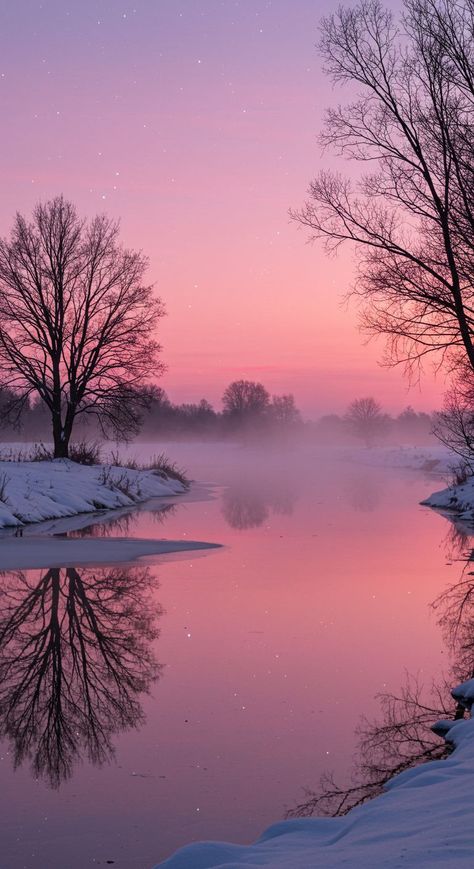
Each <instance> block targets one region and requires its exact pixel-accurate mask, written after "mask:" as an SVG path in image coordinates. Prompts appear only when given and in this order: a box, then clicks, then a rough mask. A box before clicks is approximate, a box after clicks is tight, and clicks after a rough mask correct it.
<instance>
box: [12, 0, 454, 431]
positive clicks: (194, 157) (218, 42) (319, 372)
mask: <svg viewBox="0 0 474 869" xmlns="http://www.w3.org/2000/svg"><path fill="white" fill-rule="evenodd" d="M330 9H331V4H330V3H329V2H328V0H324V2H323V3H322V4H320V6H319V7H317V6H315V4H314V3H313V2H310V0H297V2H296V3H291V4H290V3H289V2H288V0H274V2H273V3H269V2H263V0H261V2H253V0H243V2H241V3H240V4H238V5H234V4H222V3H220V2H218V0H209V2H206V3H202V2H193V0H188V2H183V3H175V2H174V0H163V2H160V3H159V4H156V3H152V2H151V0H137V2H136V3H134V5H133V8H132V7H130V8H129V7H127V6H124V7H123V8H122V7H121V6H120V7H119V6H117V4H116V3H115V2H113V0H104V3H101V4H100V14H99V12H98V11H97V6H96V4H91V3H88V2H86V3H85V4H79V3H69V2H66V3H64V2H59V0H49V2H47V3H46V4H43V5H42V6H38V7H34V8H33V7H32V8H31V10H30V13H31V14H30V15H29V17H28V20H25V15H24V12H23V11H22V9H21V8H20V7H18V8H14V4H11V5H10V7H9V8H7V9H5V10H4V18H5V20H4V22H3V26H4V35H5V37H6V38H5V52H4V56H3V58H2V66H1V70H0V73H1V78H0V99H1V101H2V114H3V117H4V119H5V118H6V119H8V123H7V124H6V125H5V130H6V132H5V140H4V143H3V157H2V159H3V170H4V183H3V190H2V193H3V196H2V202H1V203H0V232H1V233H2V234H6V233H7V232H8V230H9V226H10V224H11V221H12V217H13V215H14V213H15V211H16V210H20V211H22V212H24V213H29V212H31V210H32V208H33V206H34V204H35V202H36V201H37V200H38V199H46V198H50V197H51V196H54V195H56V194H57V193H59V192H62V193H64V195H65V196H66V197H67V198H70V199H72V200H73V201H74V202H76V203H77V206H78V209H79V211H80V212H81V213H84V214H86V215H93V214H94V213H96V212H97V211H104V210H105V211H107V212H108V213H109V214H111V215H113V216H115V217H120V218H121V220H122V235H123V240H124V243H125V244H126V245H128V246H131V247H140V248H142V249H143V250H144V251H145V252H146V253H147V254H148V255H149V256H150V279H151V280H152V281H154V282H156V286H157V290H158V292H159V294H160V295H161V296H162V298H163V299H164V301H165V303H166V307H167V311H168V316H167V318H166V320H165V321H164V322H163V324H162V328H161V334H160V339H161V342H162V344H163V349H164V356H163V358H164V361H165V362H166V364H167V366H168V372H167V374H166V375H165V377H164V378H163V380H162V381H161V384H162V385H163V387H164V388H165V389H166V390H167V392H168V393H169V395H170V398H171V399H172V400H173V401H195V400H199V399H200V398H201V397H206V398H208V399H209V400H211V401H212V402H213V403H215V404H216V405H217V406H218V405H219V399H220V396H221V395H222V392H223V390H224V388H225V386H226V385H227V384H228V383H229V382H230V381H231V380H234V379H239V378H242V377H243V378H248V379H255V380H261V381H262V382H263V383H264V384H265V385H266V386H267V388H268V389H269V390H270V392H272V393H282V392H293V393H294V395H295V398H296V401H297V404H298V406H299V407H301V409H302V410H303V411H304V413H305V414H306V415H308V416H317V415H319V414H321V413H324V412H328V411H341V410H343V409H344V407H345V406H346V405H347V404H348V403H349V402H350V401H351V400H352V399H353V398H354V397H357V396H361V395H374V397H375V398H377V399H378V400H379V401H380V402H381V403H382V404H383V405H384V407H385V408H386V409H387V410H388V411H391V412H395V411H399V410H401V409H402V408H403V407H404V406H406V405H407V404H412V405H413V406H415V407H416V408H417V409H420V410H421V409H425V410H432V409H434V408H436V407H439V405H440V402H441V395H442V391H443V386H444V384H443V378H442V377H438V379H437V380H435V379H434V378H433V376H432V375H431V374H430V373H429V372H428V374H427V375H426V377H425V378H424V380H423V381H422V388H421V391H420V390H419V389H417V388H415V389H412V390H411V391H408V384H407V382H406V380H405V379H404V378H403V374H402V372H401V371H400V370H387V369H382V368H380V367H379V366H378V365H377V360H378V359H380V356H381V354H382V350H383V347H382V345H381V344H379V345H378V346H377V345H376V344H374V345H370V346H366V345H364V343H363V339H362V337H361V336H360V334H359V332H358V329H357V326H356V311H355V310H354V309H353V308H349V309H345V308H344V307H342V306H341V299H342V297H343V295H344V293H345V292H346V291H347V289H348V288H349V286H350V283H351V280H352V276H353V269H352V264H351V254H350V252H349V251H347V252H344V253H343V254H342V255H341V256H340V257H339V258H338V259H335V260H334V259H328V258H327V257H326V256H325V254H324V252H323V250H322V248H321V246H319V245H314V246H311V245H309V246H308V245H306V243H305V242H306V237H305V233H304V232H302V231H298V228H297V226H296V225H295V224H294V223H291V221H290V220H289V217H288V208H290V207H293V208H298V207H299V205H301V204H302V202H303V200H304V197H305V190H306V188H307V186H308V183H309V181H310V180H311V177H312V176H314V175H315V174H316V172H317V171H318V168H319V166H320V165H321V155H320V153H319V149H318V145H317V142H316V136H317V133H318V130H319V129H320V126H321V118H322V113H323V109H324V107H325V106H326V105H328V104H329V103H330V102H331V101H333V102H334V100H335V99H336V97H335V95H334V94H333V93H332V91H331V89H330V86H329V84H328V82H327V81H325V79H324V78H323V77H322V74H321V72H320V69H319V61H318V58H317V54H316V51H315V48H314V43H315V42H316V41H317V24H318V20H319V18H320V16H321V15H322V14H324V13H327V12H328V11H330ZM20 39H21V42H22V44H23V46H24V51H23V52H22V61H21V66H20V61H19V59H18V51H17V48H18V44H19V43H18V41H19V40H20ZM348 169H350V167H348Z"/></svg>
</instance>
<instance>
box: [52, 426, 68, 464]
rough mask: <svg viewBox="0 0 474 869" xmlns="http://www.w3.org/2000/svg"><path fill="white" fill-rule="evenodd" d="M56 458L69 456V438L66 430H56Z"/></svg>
mask: <svg viewBox="0 0 474 869" xmlns="http://www.w3.org/2000/svg"><path fill="white" fill-rule="evenodd" d="M54 458H55V459H67V458H69V438H66V434H65V432H64V430H63V429H62V430H60V431H59V432H54Z"/></svg>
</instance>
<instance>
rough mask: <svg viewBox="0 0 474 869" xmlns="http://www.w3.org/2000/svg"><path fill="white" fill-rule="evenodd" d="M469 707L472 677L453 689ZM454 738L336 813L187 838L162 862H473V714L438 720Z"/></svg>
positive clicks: (189, 868) (281, 866)
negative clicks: (259, 831) (379, 791)
mask: <svg viewBox="0 0 474 869" xmlns="http://www.w3.org/2000/svg"><path fill="white" fill-rule="evenodd" d="M453 696H454V697H455V699H456V700H457V701H459V700H461V701H462V702H463V703H464V705H465V706H466V707H467V708H469V709H470V706H471V703H472V702H473V698H474V680H471V681H469V682H466V683H464V684H463V685H460V686H458V688H457V689H455V691H453ZM433 729H435V730H436V732H438V733H443V735H445V739H446V740H447V741H449V742H451V743H452V744H453V745H454V746H455V751H454V752H453V754H451V755H450V756H449V758H448V759H446V760H439V761H432V762H431V763H427V764H424V765H422V766H419V767H417V768H415V769H410V770H407V771H406V772H404V773H402V774H401V775H399V776H397V777H396V778H394V779H392V781H391V782H390V783H389V785H388V786H387V793H385V794H383V795H382V796H380V797H377V798H376V799H374V800H372V801H371V802H369V803H365V805H363V806H360V807H359V808H356V809H353V810H352V811H351V812H349V814H348V815H346V816H345V817H343V818H310V819H300V820H292V821H281V822H280V823H278V824H274V825H273V826H272V827H269V829H268V830H266V831H265V833H264V834H263V836H261V837H260V839H259V840H258V841H257V842H256V843H255V844H254V845H248V846H247V845H231V844H224V843H218V842H201V843H199V844H195V845H188V846H187V847H186V848H182V849H181V850H180V851H177V853H176V854H175V855H174V856H173V857H171V858H170V859H169V860H166V861H165V862H164V863H161V864H160V867H161V869H211V867H212V869H218V867H219V869H234V867H240V866H246V867H247V869H256V867H261V866H266V867H272V869H310V867H311V869H313V867H321V869H336V867H337V869H340V867H342V866H347V867H351V869H362V867H364V869H380V867H382V866H383V867H384V869H395V867H397V869H399V867H402V866H403V867H405V869H415V867H416V869H418V867H420V866H424V867H433V866H438V867H443V869H446V867H451V866H453V867H454V866H456V867H459V866H462V867H472V866H473V864H474V825H473V824H472V816H473V812H474V788H473V786H472V783H473V781H474V719H466V720H460V721H456V722H454V721H447V722H438V723H437V725H435V726H434V728H433Z"/></svg>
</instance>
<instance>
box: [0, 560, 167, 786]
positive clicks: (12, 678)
mask: <svg viewBox="0 0 474 869" xmlns="http://www.w3.org/2000/svg"><path fill="white" fill-rule="evenodd" d="M153 585H154V582H153V575H152V574H151V572H150V569H149V568H148V567H141V566H140V567H132V568H126V569H125V568H123V567H118V568H113V569H110V568H88V569H81V570H80V571H79V570H77V569H76V568H51V569H49V570H47V571H45V572H41V573H40V574H39V576H38V574H37V572H35V573H34V574H33V573H29V574H26V573H23V572H20V571H17V572H14V573H9V574H4V575H3V577H2V578H1V583H0V608H1V610H0V611H1V616H0V736H1V737H2V738H6V739H8V740H9V742H10V743H11V746H12V750H13V758H14V764H15V767H18V766H19V765H20V764H22V763H23V762H24V761H25V760H29V761H30V762H31V766H32V771H33V773H34V775H35V776H38V777H44V778H45V779H47V781H48V782H49V784H50V785H51V786H52V787H58V786H59V784H60V783H61V781H62V780H64V779H67V778H69V777H70V776H71V774H72V772H73V768H74V764H75V762H76V761H78V760H79V759H81V758H86V759H88V760H89V761H90V762H91V763H94V764H102V763H104V762H106V761H108V760H110V759H111V758H112V757H113V754H114V748H113V742H112V740H113V736H114V735H115V734H117V733H119V732H120V731H124V730H127V729H130V728H134V727H137V726H139V725H140V724H141V723H142V722H143V720H144V715H143V710H142V706H141V695H142V694H144V693H146V692H148V691H149V690H150V687H151V685H152V683H153V682H154V681H155V680H156V679H157V678H158V677H159V675H160V671H161V668H160V665H159V664H158V662H157V660H156V658H155V655H154V652H153V650H152V646H151V644H152V642H153V640H155V639H156V638H157V636H158V633H159V631H158V618H159V616H160V615H161V613H162V610H161V608H160V606H159V605H158V604H156V603H155V602H154V601H153V599H152V596H151V592H152V590H153Z"/></svg>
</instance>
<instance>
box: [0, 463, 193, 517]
mask: <svg viewBox="0 0 474 869" xmlns="http://www.w3.org/2000/svg"><path fill="white" fill-rule="evenodd" d="M184 491H185V487H184V486H183V484H182V483H180V482H178V481H177V480H174V479H171V478H170V477H166V476H162V475H161V473H160V474H158V473H157V472H156V471H150V470H147V471H141V470H131V469H129V468H122V467H115V466H113V465H92V466H87V465H78V464H76V463H75V462H71V461H70V460H69V459H55V460H54V461H45V462H8V461H2V462H0V528H6V527H8V526H21V525H24V524H26V523H29V522H41V521H44V520H46V519H60V518H63V517H67V516H76V515H77V514H78V513H88V512H92V511H96V510H110V509H115V508H118V507H130V506H132V505H133V504H137V503H140V502H142V501H147V500H149V499H150V498H156V497H163V496H168V497H170V496H174V495H177V494H179V493H181V492H184Z"/></svg>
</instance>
